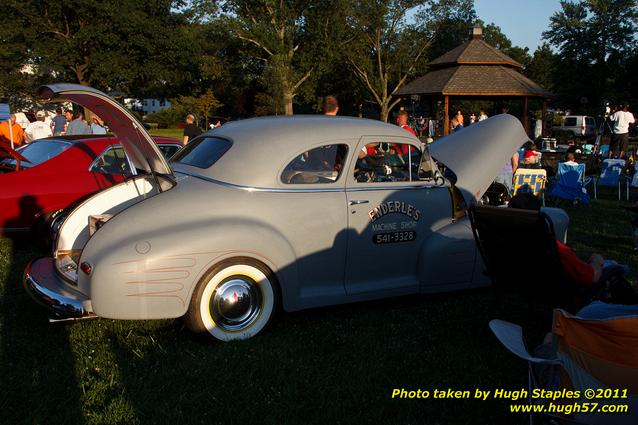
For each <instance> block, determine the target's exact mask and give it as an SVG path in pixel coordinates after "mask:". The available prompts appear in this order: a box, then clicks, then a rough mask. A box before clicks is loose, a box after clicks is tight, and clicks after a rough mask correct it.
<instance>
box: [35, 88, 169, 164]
mask: <svg viewBox="0 0 638 425" xmlns="http://www.w3.org/2000/svg"><path fill="white" fill-rule="evenodd" d="M36 96H37V97H38V98H40V99H43V100H47V101H50V102H59V101H71V102H74V103H77V104H78V105H80V106H83V107H85V108H87V109H89V110H90V111H91V112H93V113H95V114H97V115H99V116H100V118H102V119H103V120H104V121H106V123H107V124H108V126H109V129H110V130H111V131H112V132H113V133H115V135H116V136H117V138H118V139H119V141H120V143H121V145H122V147H123V148H124V150H125V151H126V153H127V155H128V156H129V158H130V159H131V161H132V162H133V164H134V165H135V167H136V168H138V169H140V170H144V171H146V172H155V173H157V174H164V175H166V174H172V171H171V168H170V167H169V165H168V163H167V162H166V160H165V159H164V156H163V155H162V153H161V152H160V150H159V149H158V148H157V146H156V145H155V143H153V139H151V136H150V135H149V134H148V132H147V131H146V129H145V128H144V126H142V124H141V123H140V122H139V121H138V120H137V119H136V118H135V117H134V116H133V115H132V114H131V113H130V112H129V111H128V110H127V109H126V108H125V107H123V106H122V105H120V104H119V103H118V102H116V101H115V100H113V99H112V98H110V97H109V96H107V95H106V94H104V93H102V92H101V91H99V90H96V89H94V88H91V87H87V86H82V85H79V84H48V85H45V86H41V87H40V88H38V91H37V93H36Z"/></svg>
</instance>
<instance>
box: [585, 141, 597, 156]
mask: <svg viewBox="0 0 638 425" xmlns="http://www.w3.org/2000/svg"><path fill="white" fill-rule="evenodd" d="M595 149H596V145H593V144H591V143H586V144H584V145H583V153H584V154H585V155H591V154H593V153H594V150H595Z"/></svg>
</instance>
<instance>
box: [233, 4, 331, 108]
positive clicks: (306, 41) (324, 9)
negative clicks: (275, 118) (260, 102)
mask: <svg viewBox="0 0 638 425" xmlns="http://www.w3.org/2000/svg"><path fill="white" fill-rule="evenodd" d="M336 3H337V1H331V0H313V1H302V0H280V1H274V0H229V1H225V2H223V12H224V13H223V16H222V17H221V19H223V20H224V21H225V23H226V24H227V27H228V28H229V29H230V30H231V31H232V33H233V34H234V35H235V36H236V37H237V38H239V39H240V40H242V41H243V42H244V43H245V45H246V47H247V49H246V50H245V53H246V54H247V55H249V56H251V57H252V58H254V59H257V60H259V61H261V62H262V64H263V65H264V68H263V69H264V70H266V71H267V72H265V73H264V74H263V75H264V76H267V77H268V78H270V79H271V80H265V81H264V84H266V85H270V86H271V87H269V91H270V92H275V93H278V94H277V95H275V97H280V98H281V99H282V101H283V104H284V112H285V113H286V114H287V115H290V114H292V113H293V101H294V99H295V97H296V96H297V95H298V94H299V93H300V91H301V90H302V85H304V83H306V82H307V81H308V80H309V79H310V78H311V76H313V74H315V73H316V72H317V70H318V68H320V67H321V66H322V59H323V57H322V54H323V53H324V51H325V50H327V49H329V48H330V47H331V46H333V45H334V43H331V42H330V39H331V38H332V36H333V34H334V25H333V23H334V22H335V16H338V15H336V14H335V12H336V11H338V10H339V8H335V7H334V4H336Z"/></svg>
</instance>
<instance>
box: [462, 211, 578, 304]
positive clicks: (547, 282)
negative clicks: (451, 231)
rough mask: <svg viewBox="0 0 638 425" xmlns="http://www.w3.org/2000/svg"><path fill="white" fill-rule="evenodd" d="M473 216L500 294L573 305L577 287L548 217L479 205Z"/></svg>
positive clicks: (487, 269) (487, 268)
mask: <svg viewBox="0 0 638 425" xmlns="http://www.w3.org/2000/svg"><path fill="white" fill-rule="evenodd" d="M468 216H469V218H470V223H471V225H472V232H473V233H474V239H475V240H476V245H477V248H478V250H479V252H480V254H481V256H482V257H483V262H484V264H485V272H486V274H487V275H488V276H489V277H490V279H491V280H492V283H493V284H494V286H495V287H496V288H497V290H498V291H509V292H515V293H520V294H522V295H523V296H525V297H526V298H528V299H530V300H532V299H540V300H542V301H544V302H551V303H552V304H553V306H556V305H561V306H566V305H569V304H570V303H571V300H572V295H573V285H572V284H571V282H570V279H569V278H568V277H567V276H565V273H564V271H563V268H562V265H561V263H560V258H559V256H558V251H557V247H556V236H555V233H554V226H553V224H552V221H551V219H550V217H549V216H548V215H547V214H546V213H544V212H542V211H530V210H521V209H514V208H500V207H491V206H484V205H476V206H472V207H470V209H469V210H468Z"/></svg>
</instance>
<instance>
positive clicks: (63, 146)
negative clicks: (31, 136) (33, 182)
mask: <svg viewBox="0 0 638 425" xmlns="http://www.w3.org/2000/svg"><path fill="white" fill-rule="evenodd" d="M69 147H71V143H69V142H65V141H62V140H41V141H40V140H38V141H35V142H31V143H28V144H26V145H24V146H22V147H19V148H18V149H16V151H17V152H20V154H21V155H22V156H23V157H25V158H26V159H28V160H29V162H25V161H22V162H21V163H20V166H21V167H23V168H31V167H34V166H36V165H38V164H42V163H43V162H45V161H48V160H49V159H51V158H53V157H55V156H58V155H59V154H61V153H62V152H64V151H65V150H67V149H68V148H69ZM2 163H3V164H6V165H15V160H14V159H9V158H7V159H4V160H3V161H2Z"/></svg>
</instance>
